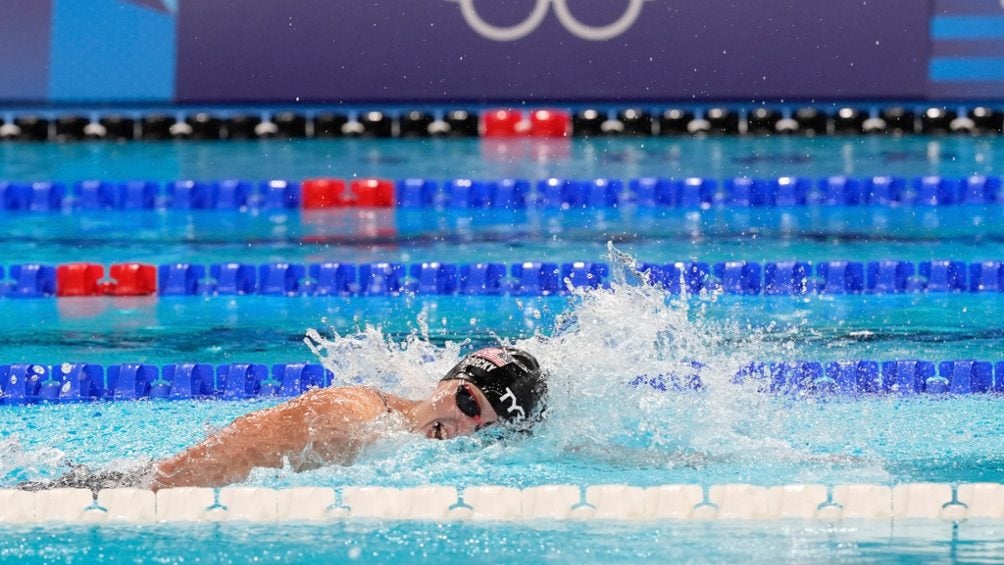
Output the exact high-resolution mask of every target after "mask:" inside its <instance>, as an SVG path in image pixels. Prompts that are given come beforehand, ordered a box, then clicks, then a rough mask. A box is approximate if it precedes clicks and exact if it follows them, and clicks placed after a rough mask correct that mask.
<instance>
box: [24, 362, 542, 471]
mask: <svg viewBox="0 0 1004 565" xmlns="http://www.w3.org/2000/svg"><path fill="white" fill-rule="evenodd" d="M546 396H547V383H546V381H545V378H544V375H543V373H542V371H541V369H540V365H539V364H538V363H537V360H536V359H535V358H534V357H533V356H532V355H530V354H529V353H526V352H525V351H522V350H519V349H515V348H511V347H494V348H487V349H481V350H479V351H475V352H474V353H471V354H470V355H468V356H466V357H465V358H464V359H462V360H461V361H460V363H458V364H457V365H456V366H455V367H454V368H453V369H451V370H450V372H449V373H447V374H446V376H444V377H443V378H442V379H441V380H440V381H439V383H438V384H437V386H436V388H435V389H434V390H433V391H432V394H431V395H430V396H429V397H428V398H426V399H424V400H409V399H406V398H402V397H399V396H395V395H391V394H387V393H385V392H381V391H379V390H377V389H374V388H370V387H363V386H349V387H327V388H319V389H314V390H311V391H309V392H307V393H305V394H303V395H301V396H299V397H297V398H294V399H292V400H289V401H287V402H284V403H282V404H279V405H277V406H274V407H271V408H267V409H264V410H259V411H256V412H252V413H250V414H247V415H245V416H241V417H240V418H237V419H236V420H234V421H233V422H232V423H231V424H230V425H228V426H227V427H225V428H223V429H222V430H220V431H219V432H216V433H214V434H212V435H211V436H209V437H208V438H206V439H205V440H204V441H202V442H201V443H199V444H197V445H195V446H192V447H190V448H188V449H186V450H184V451H182V452H181V453H178V454H176V455H174V456H172V457H169V458H167V459H163V460H161V461H157V462H155V463H154V464H153V465H152V466H151V467H144V468H143V469H141V470H139V471H137V472H132V473H123V472H116V471H100V472H96V473H91V472H89V471H88V470H87V469H86V468H83V467H77V468H74V469H73V470H71V471H70V472H69V473H67V474H66V475H64V476H62V477H60V478H59V479H56V480H54V481H33V482H29V483H23V484H22V485H20V487H19V488H23V489H27V490H38V489H44V488H56V487H63V488H66V487H71V488H88V489H91V490H100V489H102V488H115V487H142V488H152V489H155V490H156V489H160V488H170V487H182V486H197V487H218V486H223V485H228V484H231V483H236V482H240V481H243V480H245V479H247V477H248V475H249V474H250V473H251V470H252V469H254V468H256V467H268V468H282V467H284V466H286V465H288V466H290V467H291V468H292V469H293V470H295V471H304V470H308V469H314V468H317V467H320V466H323V465H328V464H342V465H348V464H351V463H352V462H353V460H354V459H355V458H356V457H357V456H358V455H359V453H360V452H361V451H362V450H363V448H365V447H366V446H367V445H370V444H372V443H373V442H374V441H376V440H377V439H378V438H379V437H380V430H381V429H386V424H387V423H388V422H391V423H393V424H394V425H395V427H397V428H400V429H404V430H407V431H411V432H415V433H418V434H421V435H424V436H425V437H427V438H429V439H450V438H455V437H459V436H465V435H470V434H473V433H475V432H477V431H479V430H482V429H485V428H488V427H491V426H495V425H501V426H504V427H509V428H515V429H520V430H527V429H529V428H530V427H532V426H533V425H534V424H535V423H537V422H538V421H539V420H540V419H541V418H542V415H543V412H544V407H545V403H546Z"/></svg>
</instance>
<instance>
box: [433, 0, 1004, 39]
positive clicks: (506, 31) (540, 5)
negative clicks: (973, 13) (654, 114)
mask: <svg viewBox="0 0 1004 565" xmlns="http://www.w3.org/2000/svg"><path fill="white" fill-rule="evenodd" d="M446 1H447V2H456V3H458V4H460V13H461V14H463V16H464V20H465V21H466V22H467V25H469V26H471V29H473V30H474V31H475V32H476V33H477V34H478V35H480V36H481V37H484V38H485V39H490V40H492V41H516V40H518V39H523V38H524V37H526V36H528V35H530V34H531V33H533V32H534V31H536V30H537V28H538V27H540V24H541V22H543V21H544V17H545V16H547V9H548V8H549V7H550V6H551V5H552V4H553V5H554V15H555V16H557V17H558V21H559V22H561V25H562V26H564V27H565V29H566V30H568V32H569V33H571V34H572V35H574V36H575V37H578V38H579V39H584V40H586V41H606V40H608V39H613V38H615V37H617V36H618V35H621V34H622V33H624V32H625V31H627V30H628V29H629V28H630V27H631V26H633V25H634V24H635V22H637V21H638V17H639V16H640V15H641V8H642V6H643V5H644V4H645V2H648V1H650V0H628V7H627V10H625V11H624V14H622V15H621V17H619V18H617V19H616V20H614V21H613V22H611V23H609V24H606V25H602V26H591V25H587V24H584V23H582V22H580V21H579V20H578V19H577V18H576V17H575V16H574V15H573V14H572V12H571V10H569V9H568V3H567V2H568V0H537V5H536V6H534V8H533V11H532V12H530V15H529V16H527V18H526V19H525V20H523V21H522V22H520V23H518V24H515V25H511V26H496V25H493V24H490V23H488V22H486V21H485V20H484V18H482V17H481V15H480V14H478V11H477V10H476V9H475V8H474V0H446ZM1002 1H1004V0H1002Z"/></svg>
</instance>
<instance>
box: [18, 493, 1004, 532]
mask: <svg viewBox="0 0 1004 565" xmlns="http://www.w3.org/2000/svg"><path fill="white" fill-rule="evenodd" d="M353 519H366V520H374V519H379V520H427V521H439V522H444V521H496V522H522V521H533V520H609V521H630V522H641V521H673V520H686V521H691V520H693V521H726V522H727V521H769V520H803V521H814V522H822V523H839V522H842V521H845V520H846V521H854V520H867V521H884V522H899V521H904V522H908V521H930V522H952V523H958V522H964V521H967V520H992V521H997V520H1004V484H998V483H962V484H957V485H956V484H949V483H903V484H895V485H884V484H835V485H833V486H828V485H823V484H790V485H780V486H759V485H750V484H719V485H711V486H707V487H704V486H701V485H693V484H681V485H661V486H653V487H637V486H630V485H623V484H608V485H591V486H585V487H580V486H578V485H567V484H564V485H562V484H559V485H542V486H533V487H527V488H522V489H521V488H514V487H509V486H495V485H485V486H469V487H466V488H463V489H457V488H456V487H453V486H439V485H431V486H420V487H411V488H391V487H381V486H345V487H339V488H337V489H333V488H327V487H298V488H282V489H271V488H260V487H242V486H233V487H225V488H221V489H210V488H174V489H162V490H159V491H157V492H156V493H154V492H152V491H149V490H141V489H129V488H123V489H105V490H100V491H98V492H96V493H94V492H92V491H90V490H86V489H54V490H48V491H46V490H42V491H38V492H26V491H20V490H0V524H5V525H13V524H43V523H47V524H51V523H74V524H76V523H89V524H104V523H109V524H111V523H158V522H161V523H174V522H263V523H297V522H331V521H339V520H353Z"/></svg>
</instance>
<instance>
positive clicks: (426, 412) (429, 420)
mask: <svg viewBox="0 0 1004 565" xmlns="http://www.w3.org/2000/svg"><path fill="white" fill-rule="evenodd" d="M415 417H416V419H417V420H418V423H419V431H420V432H421V433H422V434H424V435H425V437H427V438H429V439H450V438H455V437H459V436H466V435H471V434H473V433H474V432H476V431H478V430H479V429H482V428H486V427H488V426H491V425H492V424H494V423H495V421H496V420H498V416H497V415H496V414H495V410H494V409H493V408H492V406H491V404H489V403H488V399H487V398H485V395H484V393H482V392H481V390H480V389H479V388H478V387H476V386H474V385H472V384H471V383H469V382H467V381H462V380H457V379H451V380H448V381H440V382H439V384H438V385H437V386H436V390H435V391H433V393H432V397H431V398H429V400H427V401H425V402H423V403H421V404H420V405H419V406H418V408H417V409H416V410H415Z"/></svg>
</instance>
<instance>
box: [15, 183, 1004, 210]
mask: <svg viewBox="0 0 1004 565" xmlns="http://www.w3.org/2000/svg"><path fill="white" fill-rule="evenodd" d="M1002 184H1004V182H1002V177H999V176H979V175H977V176H970V177H961V178H960V177H939V176H922V177H898V176H879V177H846V176H830V177H823V178H818V179H813V178H808V177H779V178H746V177H737V178H729V179H724V180H721V181H720V180H718V179H713V178H698V177H694V178H683V179H674V178H664V177H644V178H633V179H628V180H622V179H611V178H598V179H589V180H582V179H562V178H545V179H539V180H535V181H531V180H528V179H495V180H480V179H450V180H445V181H439V180H435V179H424V178H408V179H400V180H397V181H395V193H396V194H395V204H396V207H398V208H411V209H425V208H435V209H500V210H518V209H525V208H541V209H583V208H585V209H593V208H615V207H622V206H637V207H658V208H684V209H700V208H712V207H735V208H762V207H796V206H861V205H868V206H952V205H964V204H1000V203H1004V191H1002V189H1001V187H1002ZM302 200H303V198H302V191H301V183H300V182H299V181H291V180H265V181H250V180H222V181H193V180H180V181H172V182H167V183H158V182H155V181H128V182H112V181H103V180H93V181H91V180H88V181H79V182H74V183H70V184H67V183H63V182H7V181H0V210H6V211H23V212H94V211H100V210H231V211H235V210H279V211H282V210H286V211H288V210H295V209H300V208H301V205H302Z"/></svg>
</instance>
